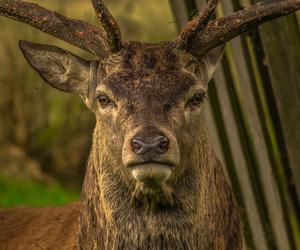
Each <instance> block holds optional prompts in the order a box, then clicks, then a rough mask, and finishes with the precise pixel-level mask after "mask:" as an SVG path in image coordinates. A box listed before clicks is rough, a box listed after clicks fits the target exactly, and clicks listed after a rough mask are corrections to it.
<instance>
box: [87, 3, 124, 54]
mask: <svg viewBox="0 0 300 250" xmlns="http://www.w3.org/2000/svg"><path fill="white" fill-rule="evenodd" d="M92 3H93V6H94V9H95V12H96V14H97V16H98V18H99V19H100V22H101V24H102V26H103V28H104V30H105V32H106V36H107V42H108V46H109V50H110V51H111V53H116V52H118V51H119V50H120V49H122V40H121V32H120V28H119V25H118V23H117V22H116V20H115V19H114V18H113V16H112V15H111V14H110V12H109V10H108V9H107V8H106V6H105V5H104V3H103V1H102V0H92Z"/></svg>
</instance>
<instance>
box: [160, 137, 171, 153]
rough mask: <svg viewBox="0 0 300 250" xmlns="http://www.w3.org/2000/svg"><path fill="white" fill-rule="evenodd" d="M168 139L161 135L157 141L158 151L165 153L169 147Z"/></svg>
mask: <svg viewBox="0 0 300 250" xmlns="http://www.w3.org/2000/svg"><path fill="white" fill-rule="evenodd" d="M169 143H170V142H169V140H168V139H167V138H166V137H161V139H160V142H159V145H158V147H159V149H160V153H166V152H167V151H168V149H169Z"/></svg>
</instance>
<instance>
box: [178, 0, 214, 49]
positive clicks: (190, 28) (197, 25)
mask: <svg viewBox="0 0 300 250" xmlns="http://www.w3.org/2000/svg"><path fill="white" fill-rule="evenodd" d="M217 4H218V0H209V1H208V3H207V4H206V6H205V7H204V9H203V11H202V12H201V14H200V15H199V16H197V17H195V18H194V19H193V20H192V21H190V22H188V23H187V25H186V26H185V27H184V28H183V30H182V32H181V34H180V36H179V39H178V44H177V48H178V49H181V50H187V49H188V46H189V45H190V44H191V42H193V41H194V39H195V38H196V36H197V34H198V32H200V31H201V30H203V29H204V28H205V26H207V24H208V22H209V21H210V20H211V18H212V16H213V14H214V11H215V9H216V7H217Z"/></svg>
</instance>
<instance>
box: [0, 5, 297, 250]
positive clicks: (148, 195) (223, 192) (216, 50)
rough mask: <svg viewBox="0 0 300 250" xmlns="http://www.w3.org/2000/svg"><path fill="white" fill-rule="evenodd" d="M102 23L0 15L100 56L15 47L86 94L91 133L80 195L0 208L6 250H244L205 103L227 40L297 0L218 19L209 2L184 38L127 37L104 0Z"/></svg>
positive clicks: (9, 10) (9, 11)
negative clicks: (49, 203)
mask: <svg viewBox="0 0 300 250" xmlns="http://www.w3.org/2000/svg"><path fill="white" fill-rule="evenodd" d="M92 2H93V6H94V9H95V11H96V14H97V16H98V17H99V19H100V21H101V24H102V26H101V28H100V27H95V26H93V25H91V24H88V23H86V22H84V21H80V20H74V19H69V18H66V17H64V16H63V15H61V14H58V13H56V12H51V11H49V10H46V9H44V8H42V7H40V6H38V5H36V4H32V3H28V2H23V1H19V0H0V14H1V15H4V16H7V17H9V18H13V19H16V20H18V21H21V22H24V23H27V24H30V25H31V26H33V27H35V28H37V29H39V30H41V31H43V32H46V33H49V34H51V35H53V36H56V37H57V38H59V39H62V40H64V41H66V42H69V43H70V44H73V45H75V46H77V47H79V48H82V49H84V50H87V51H89V52H91V53H92V54H94V55H97V56H99V58H100V59H99V60H95V61H87V60H85V59H82V58H79V57H77V56H76V55H73V54H72V53H70V52H68V51H65V50H63V49H60V48H57V47H54V46H49V45H41V44H34V43H30V42H26V41H21V42H20V48H21V50H22V52H23V53H24V56H25V58H26V59H27V61H28V63H29V64H30V65H31V66H32V67H33V68H34V69H35V70H36V71H37V72H39V74H40V75H41V77H42V78H43V79H44V80H45V81H46V82H47V83H49V84H50V85H51V86H53V87H55V88H57V89H59V90H62V91H65V92H71V93H76V94H79V95H80V96H81V97H82V99H83V101H84V102H85V104H86V105H87V107H88V108H89V109H90V110H91V111H92V112H94V113H95V116H96V128H95V132H94V136H93V145H92V149H91V153H90V157H89V161H88V166H87V170H86V177H85V181H84V185H83V191H82V196H81V200H80V202H77V203H74V204H71V205H68V206H65V207H58V208H27V207H24V208H23V207H22V208H21V207H20V208H12V209H2V210H1V211H0V221H1V223H0V232H1V233H0V248H1V249H197V250H198V249H203V250H204V249H205V250H210V249H218V250H221V249H222V250H223V249H224V250H225V249H230V250H237V249H242V230H241V226H240V219H239V215H238V214H239V213H238V208H237V205H236V203H235V201H234V198H233V193H232V191H231V189H230V187H229V185H228V183H227V181H226V178H225V176H224V173H223V170H222V167H221V166H220V163H219V161H218V160H217V158H216V156H215V154H214V152H213V150H212V148H211V146H210V145H209V143H208V142H207V135H206V132H205V123H204V121H203V119H202V115H201V110H202V106H203V102H204V100H205V96H206V92H207V83H208V81H209V79H210V78H211V77H212V74H213V71H214V69H215V67H216V65H217V63H218V62H219V61H220V58H221V56H222V52H223V46H222V45H223V44H224V43H226V42H227V41H229V40H230V39H232V38H234V37H236V36H238V35H239V34H241V33H243V32H245V31H247V30H249V29H250V28H253V27H254V26H257V25H259V24H261V23H263V22H265V21H268V20H270V19H273V18H275V17H279V16H283V15H287V14H289V13H292V12H294V11H296V10H298V9H299V8H300V0H272V1H269V0H268V1H263V2H260V3H258V4H255V5H252V6H250V7H248V8H245V9H243V10H241V11H238V12H236V13H233V14H232V15H229V16H227V17H223V18H219V19H215V20H213V19H212V16H213V12H214V10H215V7H216V5H217V0H210V1H209V2H208V4H207V5H206V7H205V8H204V10H203V11H202V12H201V13H200V15H199V16H197V17H195V18H194V19H193V20H192V21H190V22H189V23H188V24H187V25H186V27H185V28H184V29H183V31H182V32H181V34H180V36H179V38H178V39H176V40H174V41H170V42H161V43H141V42H125V41H122V40H121V36H120V30H119V27H118V25H117V23H116V21H115V20H114V19H113V17H112V16H111V14H110V13H109V11H108V10H107V8H106V7H105V6H104V4H103V1H101V0H93V1H92Z"/></svg>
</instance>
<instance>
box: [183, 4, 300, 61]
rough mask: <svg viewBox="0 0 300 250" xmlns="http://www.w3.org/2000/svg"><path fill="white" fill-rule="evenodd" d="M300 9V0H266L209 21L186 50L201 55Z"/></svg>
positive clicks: (195, 35) (197, 55)
mask: <svg viewBox="0 0 300 250" xmlns="http://www.w3.org/2000/svg"><path fill="white" fill-rule="evenodd" d="M299 9H300V0H265V1H263V2H259V3H257V4H254V5H251V6H250V7H248V8H245V9H243V10H240V11H237V12H235V13H233V14H231V15H229V16H226V17H222V18H218V19H216V20H213V21H211V22H209V23H208V24H207V25H206V26H205V27H204V28H203V29H201V30H199V31H198V32H197V34H194V35H193V38H194V39H193V40H192V41H191V40H189V47H186V50H187V51H188V52H189V53H191V54H193V55H195V56H196V57H198V58H199V57H201V56H202V55H204V54H205V53H206V52H208V51H210V50H211V49H213V48H216V47H218V46H219V45H222V44H224V43H226V42H228V41H229V40H231V39H233V38H234V37H236V36H238V35H240V34H242V33H244V32H246V31H248V30H250V29H252V28H254V27H256V26H258V25H260V24H262V23H264V22H266V21H269V20H272V19H274V18H277V17H280V16H284V15H288V14H290V13H293V12H295V11H296V10H299ZM185 29H187V28H185Z"/></svg>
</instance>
